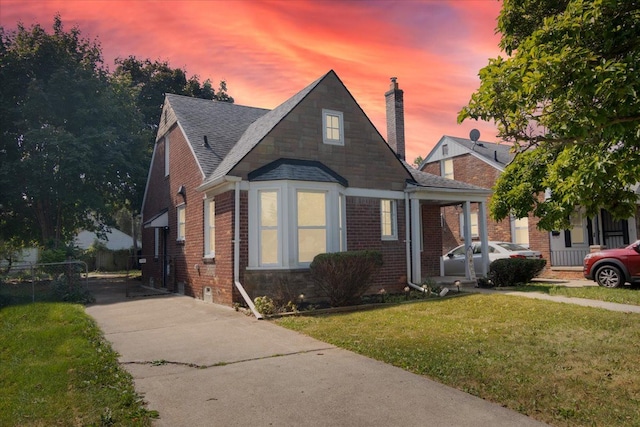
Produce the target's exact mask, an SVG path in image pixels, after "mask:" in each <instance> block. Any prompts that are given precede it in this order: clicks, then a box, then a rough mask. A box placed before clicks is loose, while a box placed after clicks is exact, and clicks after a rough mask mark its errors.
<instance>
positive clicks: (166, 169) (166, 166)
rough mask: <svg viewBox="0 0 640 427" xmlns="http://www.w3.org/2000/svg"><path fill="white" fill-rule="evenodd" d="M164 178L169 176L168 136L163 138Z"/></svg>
mask: <svg viewBox="0 0 640 427" xmlns="http://www.w3.org/2000/svg"><path fill="white" fill-rule="evenodd" d="M164 176H169V135H167V136H165V137H164Z"/></svg>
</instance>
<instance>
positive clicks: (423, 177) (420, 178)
mask: <svg viewBox="0 0 640 427" xmlns="http://www.w3.org/2000/svg"><path fill="white" fill-rule="evenodd" d="M402 162H403V163H404V165H405V167H406V168H407V169H408V170H409V173H411V176H412V177H413V180H414V181H415V182H414V184H415V185H418V186H420V187H431V188H446V189H450V190H461V191H474V192H490V191H491V190H488V189H486V188H483V187H478V186H477V185H473V184H467V183H466V182H462V181H456V180H455V179H449V178H444V177H441V176H438V175H432V174H430V173H427V172H422V171H419V170H418V169H414V168H412V167H411V166H410V165H409V163H407V162H406V161H404V160H403V161H402Z"/></svg>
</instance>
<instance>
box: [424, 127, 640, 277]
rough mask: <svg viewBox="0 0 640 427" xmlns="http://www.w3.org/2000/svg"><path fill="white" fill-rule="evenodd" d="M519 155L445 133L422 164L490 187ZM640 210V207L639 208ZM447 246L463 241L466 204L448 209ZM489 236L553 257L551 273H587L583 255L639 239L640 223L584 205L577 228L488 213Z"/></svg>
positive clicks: (574, 221)
mask: <svg viewBox="0 0 640 427" xmlns="http://www.w3.org/2000/svg"><path fill="white" fill-rule="evenodd" d="M512 159H513V153H512V152H511V146H509V145H507V144H494V143H490V142H484V141H478V142H474V141H472V140H470V139H465V138H456V137H452V136H443V137H442V138H440V141H438V143H437V144H436V146H435V147H434V148H433V149H432V150H431V152H430V153H429V154H428V155H427V157H426V159H425V160H424V161H423V162H422V164H421V165H420V167H419V168H420V170H421V171H424V172H428V173H431V174H434V175H441V176H444V177H447V178H452V179H455V180H456V181H462V182H466V183H470V184H475V185H478V186H481V187H484V188H493V186H494V184H495V182H496V180H497V179H498V177H499V176H500V174H501V173H502V172H503V170H504V167H505V166H506V165H507V164H508V163H509V162H510V161H511V160H512ZM638 210H639V213H640V207H639V208H638ZM442 214H443V217H444V225H443V237H442V243H443V251H444V252H446V251H447V250H449V249H451V248H453V247H455V246H457V245H459V244H460V242H461V241H462V237H461V236H462V234H463V233H461V231H460V230H461V228H460V227H461V224H462V223H463V219H462V214H461V213H460V209H459V208H456V207H445V208H443V213H442ZM471 221H472V230H474V231H472V233H473V234H474V236H473V238H477V232H475V230H476V222H477V212H476V211H474V212H473V213H472V217H471ZM486 221H487V231H488V239H489V240H496V241H507V242H514V243H520V244H522V245H525V246H528V247H530V248H531V249H535V250H539V251H540V252H542V255H543V257H544V259H546V260H547V262H548V264H547V267H548V268H547V271H546V272H545V275H546V276H548V277H581V276H582V260H583V258H584V256H585V255H586V254H587V253H588V252H589V247H590V246H591V245H601V246H607V247H619V246H622V245H623V244H628V243H629V242H632V241H634V240H635V239H636V238H637V237H636V236H637V230H638V227H637V225H636V221H635V220H634V219H633V218H631V219H629V220H622V221H613V220H612V218H611V216H610V215H609V213H608V212H607V211H605V210H602V211H601V212H600V214H599V215H598V217H597V218H586V217H585V215H583V214H582V212H581V211H580V209H577V210H576V213H575V214H574V215H573V216H572V218H571V223H572V224H573V228H572V229H571V230H562V231H554V232H551V233H549V232H546V231H542V230H539V229H538V228H537V223H538V219H537V218H536V217H534V216H533V215H531V214H530V215H529V217H528V218H522V219H516V218H508V219H504V220H503V221H500V222H496V221H494V220H492V219H491V218H489V216H488V213H487V218H486Z"/></svg>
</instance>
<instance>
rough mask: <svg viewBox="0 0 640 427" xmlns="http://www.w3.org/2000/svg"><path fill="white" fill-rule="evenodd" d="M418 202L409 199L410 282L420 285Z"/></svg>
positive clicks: (419, 220) (420, 217)
mask: <svg viewBox="0 0 640 427" xmlns="http://www.w3.org/2000/svg"><path fill="white" fill-rule="evenodd" d="M421 221H422V215H420V200H418V199H413V198H412V199H411V278H410V279H411V282H412V283H416V284H418V285H420V284H421V283H422V265H421V264H422V263H421V260H420V242H421V241H422V238H421V237H422V236H420V231H421V230H422V227H420V223H421Z"/></svg>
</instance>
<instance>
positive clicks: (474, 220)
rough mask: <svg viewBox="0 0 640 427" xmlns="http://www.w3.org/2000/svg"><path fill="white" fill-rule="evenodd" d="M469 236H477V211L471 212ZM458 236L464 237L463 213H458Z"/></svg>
mask: <svg viewBox="0 0 640 427" xmlns="http://www.w3.org/2000/svg"><path fill="white" fill-rule="evenodd" d="M469 216H470V218H471V238H472V239H473V238H475V237H478V236H479V234H478V212H471V214H470V215H469ZM460 237H461V238H462V239H464V213H461V214H460Z"/></svg>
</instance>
